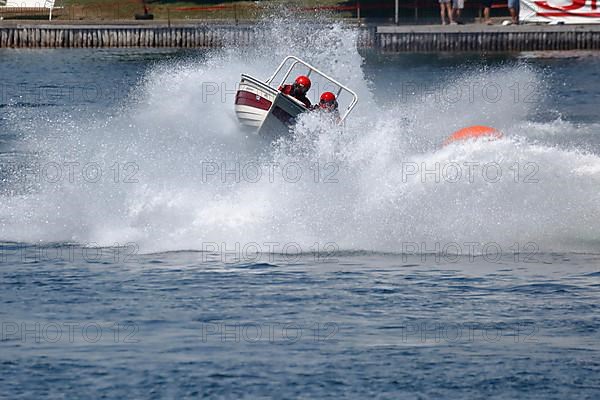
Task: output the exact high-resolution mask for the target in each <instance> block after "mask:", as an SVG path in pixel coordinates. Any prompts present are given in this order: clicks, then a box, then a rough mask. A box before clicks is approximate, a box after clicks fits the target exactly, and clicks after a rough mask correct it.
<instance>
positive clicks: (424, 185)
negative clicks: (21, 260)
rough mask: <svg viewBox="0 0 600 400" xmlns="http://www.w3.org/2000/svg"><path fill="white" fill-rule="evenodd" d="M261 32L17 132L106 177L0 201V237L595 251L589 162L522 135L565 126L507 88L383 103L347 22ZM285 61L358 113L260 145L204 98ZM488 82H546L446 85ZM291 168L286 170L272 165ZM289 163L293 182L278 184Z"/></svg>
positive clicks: (46, 154) (481, 76)
mask: <svg viewBox="0 0 600 400" xmlns="http://www.w3.org/2000/svg"><path fill="white" fill-rule="evenodd" d="M263 28H264V29H263V34H264V37H265V40H264V42H263V43H264V44H263V45H258V46H257V47H255V48H251V49H237V48H233V47H229V48H226V49H225V50H222V51H216V52H213V53H210V54H209V56H208V57H207V58H206V59H204V60H201V61H197V62H179V63H171V64H169V65H168V66H162V67H155V68H153V69H152V70H150V71H148V73H147V74H146V76H145V77H144V78H143V79H142V80H141V81H140V83H139V86H138V88H137V90H136V92H135V93H134V94H133V95H132V96H131V99H130V101H128V102H126V103H125V104H123V105H122V106H120V108H118V109H115V110H114V113H113V114H112V115H110V116H106V115H80V116H71V117H69V118H66V119H65V118H56V119H55V120H51V121H49V122H41V121H38V122H39V123H36V122H35V121H34V124H33V126H28V127H22V129H23V132H24V134H23V136H24V139H23V144H22V145H23V148H24V149H25V150H26V151H28V152H31V153H35V154H38V155H39V161H40V163H42V164H43V163H44V162H46V163H47V162H56V163H59V164H61V165H64V163H65V162H77V163H79V165H86V163H90V162H95V163H99V165H100V166H101V168H102V171H103V177H102V179H100V180H99V181H98V182H94V183H90V182H85V181H83V180H82V179H80V178H76V179H74V180H73V182H70V181H69V180H67V179H62V180H60V182H59V183H50V182H47V181H42V182H38V183H37V184H36V185H37V186H36V187H35V188H34V190H24V191H21V192H19V191H17V193H16V194H11V195H5V196H4V198H3V199H2V202H1V205H0V223H1V225H0V240H11V241H25V242H38V241H45V242H55V241H68V242H72V241H75V242H81V243H90V242H95V243H98V244H101V245H112V244H114V243H119V244H123V243H125V242H131V241H133V242H136V243H138V244H139V245H140V247H141V249H142V250H143V251H146V252H149V251H164V250H176V249H202V248H204V246H205V244H206V243H219V244H220V243H227V244H228V246H229V247H230V248H233V246H234V244H235V243H242V244H243V243H251V242H255V243H258V244H264V243H267V242H278V243H290V242H294V243H297V244H299V245H300V246H301V248H302V249H303V250H305V251H309V249H310V248H311V246H313V245H314V244H315V243H318V244H319V245H320V246H321V245H324V244H325V243H330V242H333V243H335V244H336V245H337V246H338V247H339V248H340V249H348V250H362V249H366V250H378V251H390V252H399V251H403V250H405V245H406V243H419V244H420V243H426V249H427V250H435V249H436V243H438V244H439V245H441V246H442V247H443V246H444V245H445V244H448V243H458V244H461V245H465V244H466V243H471V242H475V243H478V244H482V243H491V242H493V243H497V244H498V245H499V246H501V247H502V249H503V250H505V251H509V249H510V251H512V250H514V248H511V246H514V244H515V243H517V246H519V247H522V246H524V245H525V244H526V243H529V242H533V243H535V245H536V246H538V248H539V249H542V250H564V251H586V250H593V249H594V248H597V245H598V240H599V239H600V225H598V224H597V223H596V221H598V219H599V217H600V198H599V196H600V195H599V194H598V190H597V185H598V183H600V182H599V181H600V158H599V157H598V156H596V155H594V154H590V153H585V152H583V151H579V150H577V149H573V148H561V147H560V146H558V145H541V144H535V143H534V142H533V140H532V139H531V138H539V137H540V136H544V137H547V136H548V135H547V134H546V132H553V131H554V130H556V129H558V130H559V131H560V132H559V133H558V134H568V133H569V130H570V129H575V128H574V127H573V126H571V125H569V124H568V123H565V122H564V121H557V122H550V123H543V124H542V123H539V122H536V123H533V122H530V121H529V120H528V117H529V115H530V114H531V113H533V112H534V111H535V108H536V106H537V105H536V104H537V103H535V102H533V103H525V102H515V101H514V99H513V98H512V97H511V96H502V97H501V98H499V99H498V100H497V101H494V102H490V101H478V98H477V96H478V94H475V95H474V96H475V98H468V96H462V97H461V98H460V99H458V100H456V101H454V102H448V101H440V96H443V95H448V94H447V93H442V92H441V91H440V92H435V93H429V94H427V95H426V96H424V97H423V98H419V99H418V100H417V99H413V100H412V101H391V102H387V103H386V104H380V103H378V102H376V101H375V100H374V97H375V96H374V93H373V91H372V90H371V89H370V83H369V82H368V81H367V79H366V78H365V76H364V74H363V71H362V69H361V64H362V57H361V56H360V54H359V53H358V51H357V50H356V47H355V44H354V43H355V40H356V32H355V31H353V30H352V29H350V28H347V27H344V26H342V25H339V24H337V23H329V24H326V25H325V26H323V25H315V27H314V29H312V30H311V29H309V32H310V33H308V34H306V31H307V28H306V24H305V22H304V21H298V22H296V23H290V21H289V20H286V21H281V20H280V21H277V23H275V24H274V25H273V24H265V25H264V26H263ZM288 54H294V55H297V56H299V57H301V58H303V59H306V60H307V61H309V62H311V63H312V64H314V65H316V66H319V67H320V68H322V70H323V71H324V72H326V73H329V74H331V75H332V76H334V77H336V78H338V79H339V80H340V81H341V82H345V83H347V84H348V85H349V86H350V87H351V88H353V89H354V90H355V91H356V92H357V93H358V95H359V98H360V104H359V107H357V109H356V112H355V113H353V114H352V116H351V118H350V119H349V120H348V123H347V125H346V127H345V128H343V129H342V128H339V127H337V126H335V125H334V124H332V123H331V121H328V120H326V119H323V118H322V116H319V115H316V114H305V115H303V116H302V117H301V118H300V119H299V122H298V124H297V126H296V127H295V128H294V132H293V135H291V136H290V137H287V138H285V139H282V140H280V141H279V142H278V143H276V144H274V145H269V144H268V143H265V142H264V141H262V140H260V139H258V138H256V137H254V136H253V135H248V134H246V133H244V132H242V131H240V129H239V127H238V125H237V121H236V120H235V115H234V112H233V95H232V94H231V92H229V93H223V97H221V96H219V95H211V96H208V95H207V88H208V86H207V83H210V84H211V85H212V86H211V87H214V84H216V85H217V86H218V87H219V88H221V90H222V89H223V88H225V89H227V90H229V91H232V90H234V88H235V87H236V85H237V82H238V80H239V76H240V73H248V74H250V75H253V76H256V77H259V78H266V77H268V76H269V75H270V74H271V72H272V71H273V70H274V68H275V67H276V66H277V65H278V63H279V62H280V61H281V60H282V59H283V57H285V56H286V55H288ZM399 79H400V77H399ZM440 79H443V78H442V77H441V78H440ZM490 82H493V83H494V84H497V85H500V87H501V88H503V89H504V93H510V88H509V87H508V85H509V83H508V82H511V84H513V85H514V82H522V83H523V84H526V83H527V84H530V83H531V82H534V83H535V84H537V85H538V86H539V88H541V89H543V88H544V85H543V75H541V73H540V72H538V71H535V70H534V69H533V68H531V67H529V66H527V65H526V64H523V65H518V66H514V65H511V66H505V67H500V68H496V69H473V68H471V69H470V70H469V71H468V72H466V73H465V74H464V76H462V77H461V78H459V79H457V80H455V81H453V82H451V83H452V84H453V85H458V86H463V87H468V86H469V85H473V84H476V87H482V86H485V84H486V83H490ZM445 90H447V89H445ZM479 93H480V92H479ZM479 95H480V94H479ZM15 123H17V122H15ZM472 124H487V125H491V126H494V127H496V128H498V129H500V130H502V131H503V132H504V133H505V138H504V139H502V140H499V141H496V142H471V143H465V144H455V145H450V146H447V147H445V148H442V147H441V146H440V143H441V142H442V141H443V139H444V138H445V137H446V136H448V135H449V134H450V133H452V132H453V131H454V130H456V129H459V128H461V127H464V126H468V125H472ZM25 132H27V133H25ZM553 134H554V133H553ZM115 163H117V164H118V165H119V168H120V169H119V171H118V175H117V176H118V178H117V179H116V180H117V181H118V182H114V180H115V179H114V177H115V174H116V173H117V172H116V170H115ZM127 163H130V164H127ZM252 163H258V164H260V166H261V167H260V171H261V176H260V178H259V179H255V177H256V175H255V173H254V172H253V171H255V170H250V169H246V170H245V171H244V168H245V167H247V166H249V165H255V164H252ZM215 165H216V166H217V167H218V168H219V169H220V170H221V169H223V168H228V169H232V168H236V167H239V168H240V173H241V179H236V178H235V177H234V176H232V175H226V176H225V177H221V176H219V174H217V175H210V176H207V174H206V172H207V167H210V168H213V167H214V166H215ZM468 165H471V166H473V167H472V168H473V169H472V170H471V173H472V174H471V175H467V173H468V172H469V169H468V168H469V167H468ZM288 166H293V169H288V170H286V173H285V174H284V173H283V168H287V167H288ZM269 168H271V169H269ZM425 169H427V170H429V171H432V170H433V171H436V169H437V171H438V172H434V173H429V174H427V173H425ZM269 171H271V172H272V174H270V173H269ZM298 171H301V172H302V177H301V178H300V179H299V180H298V181H297V182H293V181H292V180H293V179H290V176H291V175H293V176H294V177H295V176H296V174H297V172H298ZM498 171H500V172H501V174H502V176H501V177H499V178H498V177H497V173H498ZM458 173H460V174H461V175H460V177H459V176H458V175H457V174H458ZM290 174H291V175H290ZM284 177H285V178H286V179H284ZM128 178H129V179H128ZM125 180H135V181H136V182H134V183H127V182H124V181H125ZM263 250H264V249H263ZM421 250H425V248H422V249H421Z"/></svg>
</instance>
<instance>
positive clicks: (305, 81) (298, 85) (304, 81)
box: [279, 75, 311, 108]
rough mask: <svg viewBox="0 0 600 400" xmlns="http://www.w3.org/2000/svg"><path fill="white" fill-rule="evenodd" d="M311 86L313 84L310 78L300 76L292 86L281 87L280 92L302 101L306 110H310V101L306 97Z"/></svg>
mask: <svg viewBox="0 0 600 400" xmlns="http://www.w3.org/2000/svg"><path fill="white" fill-rule="evenodd" d="M310 85H311V82H310V79H309V78H308V76H304V75H300V76H299V77H297V78H296V80H295V81H294V83H293V84H292V85H289V84H287V85H283V86H280V87H279V90H280V91H281V92H282V93H283V94H287V95H288V96H292V97H294V98H295V99H297V100H300V101H301V102H302V104H304V106H305V107H306V108H310V106H311V104H310V100H309V99H308V98H307V97H306V92H308V89H310Z"/></svg>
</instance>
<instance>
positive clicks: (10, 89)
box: [0, 25, 600, 398]
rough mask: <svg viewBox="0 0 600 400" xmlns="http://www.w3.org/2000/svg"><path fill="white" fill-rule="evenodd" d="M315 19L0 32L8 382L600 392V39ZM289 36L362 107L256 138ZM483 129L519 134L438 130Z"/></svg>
mask: <svg viewBox="0 0 600 400" xmlns="http://www.w3.org/2000/svg"><path fill="white" fill-rule="evenodd" d="M299 29H300V28H299V27H295V26H287V25H286V26H285V29H284V28H283V27H275V28H273V30H272V36H273V40H272V42H271V45H270V46H268V48H267V47H258V48H255V49H246V50H239V49H227V50H224V51H214V52H206V51H191V52H189V51H188V52H180V51H147V50H131V49H128V50H69V51H63V50H54V51H23V50H18V51H17V50H1V51H0V72H1V76H2V77H3V80H2V86H1V89H2V90H1V91H0V165H1V169H0V182H1V183H0V196H1V202H0V241H1V243H2V245H1V246H2V247H0V285H1V292H2V297H1V300H0V322H1V323H2V326H1V327H2V329H1V332H0V333H1V335H2V336H1V337H0V347H1V348H2V357H0V362H1V363H2V371H3V373H2V374H0V382H1V387H2V388H3V389H5V390H3V391H2V396H6V397H7V398H26V397H27V398H31V397H34V396H36V397H37V396H48V397H51V398H54V397H69V398H78V397H100V396H106V397H110V398H112V397H124V396H127V397H142V396H143V397H153V398H154V397H156V398H158V397H173V398H174V397H178V398H179V397H186V396H187V397H196V396H200V395H204V396H214V397H251V398H254V397H280V396H283V397H306V398H314V397H318V398H320V397H325V396H335V397H357V398H363V397H365V395H369V396H377V397H381V398H415V397H417V398H418V397H423V398H431V397H436V398H458V397H461V398H464V397H468V398H472V397H475V398H479V397H492V398H514V397H528V398H569V397H574V396H577V397H578V398H596V397H597V396H598V394H599V393H600V380H599V379H598V376H600V374H598V372H599V369H600V362H599V361H598V354H599V353H598V350H599V349H598V343H600V342H599V341H598V339H600V335H599V332H598V329H599V328H600V325H599V324H598V320H597V318H596V314H597V311H598V310H597V304H598V297H599V296H600V290H599V283H598V276H599V272H598V265H599V263H600V261H599V260H600V259H599V257H598V253H599V245H600V241H599V239H600V227H599V225H598V223H597V221H598V217H599V214H600V198H599V195H598V191H597V186H598V183H599V180H600V174H599V173H600V158H599V156H598V152H599V151H600V146H599V144H600V141H599V139H598V137H599V136H598V127H599V126H600V125H599V123H600V119H599V117H598V116H597V104H598V101H599V100H600V85H599V84H598V82H599V81H598V74H599V70H598V69H597V62H598V57H599V56H598V55H597V54H593V53H590V54H573V53H571V54H569V55H565V54H562V55H561V56H560V57H557V55H556V54H554V55H553V54H511V55H497V56H483V57H482V56H479V55H381V54H373V53H363V54H360V53H359V52H358V51H356V49H354V48H353V46H352V43H353V39H354V37H353V35H354V34H353V32H352V31H351V30H345V29H342V28H341V27H339V26H332V27H331V29H319V30H315V32H314V34H311V35H308V36H305V35H298V34H296V32H299ZM290 53H291V54H296V55H299V56H301V57H303V58H306V59H307V60H308V61H310V62H312V63H313V64H315V65H318V66H320V67H322V68H323V70H324V71H325V72H326V73H330V74H331V75H333V76H335V77H337V78H339V79H340V80H341V81H342V82H345V83H347V84H348V85H349V86H350V87H352V88H353V89H355V90H356V91H357V92H358V94H359V97H360V103H359V107H358V109H357V110H356V112H355V113H353V114H352V115H351V117H350V119H349V120H348V123H347V125H346V127H345V128H344V129H340V128H338V127H335V126H332V125H330V124H328V123H327V121H322V120H321V119H320V118H319V117H317V116H315V115H305V116H303V118H301V120H300V121H299V123H298V125H297V126H296V128H295V131H294V133H293V135H291V136H290V137H288V138H287V139H284V140H282V141H280V142H278V143H276V144H269V143H265V142H263V141H261V140H259V139H258V138H256V137H254V136H252V135H247V134H245V133H242V132H240V131H239V129H238V127H237V124H236V121H235V117H234V115H233V109H232V102H233V94H232V91H234V89H235V86H236V83H237V80H238V78H239V74H240V73H241V72H246V73H250V74H253V75H255V76H258V77H262V78H266V77H267V76H268V75H269V74H270V73H271V71H272V70H273V69H274V68H275V67H276V65H277V64H278V62H279V61H280V60H281V59H282V58H283V57H284V56H285V55H287V54H290ZM316 91H317V90H316V88H315V92H316ZM473 124H485V125H491V126H494V127H496V128H498V129H500V130H501V131H502V132H503V133H504V138H503V139H502V140H499V141H496V142H485V143H483V142H475V143H466V144H462V145H450V146H447V147H442V146H441V143H442V142H443V140H444V139H445V138H446V137H447V136H448V135H450V134H451V133H452V132H454V131H455V130H457V129H459V128H461V127H464V126H468V125H473Z"/></svg>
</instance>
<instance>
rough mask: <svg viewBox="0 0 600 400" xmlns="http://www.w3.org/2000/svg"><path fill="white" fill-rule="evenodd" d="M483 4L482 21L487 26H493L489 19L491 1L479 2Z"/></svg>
mask: <svg viewBox="0 0 600 400" xmlns="http://www.w3.org/2000/svg"><path fill="white" fill-rule="evenodd" d="M481 3H482V4H483V20H484V22H485V23H486V24H488V25H493V22H492V20H491V19H490V9H491V8H492V3H493V0H481Z"/></svg>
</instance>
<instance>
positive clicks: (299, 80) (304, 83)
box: [294, 75, 310, 90]
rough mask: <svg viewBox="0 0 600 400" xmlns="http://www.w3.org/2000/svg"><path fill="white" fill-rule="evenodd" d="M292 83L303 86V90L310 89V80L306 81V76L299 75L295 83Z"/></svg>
mask: <svg viewBox="0 0 600 400" xmlns="http://www.w3.org/2000/svg"><path fill="white" fill-rule="evenodd" d="M294 83H295V84H296V85H302V86H304V88H305V89H306V90H308V89H310V79H308V76H304V75H300V76H299V77H297V78H296V82H294Z"/></svg>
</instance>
